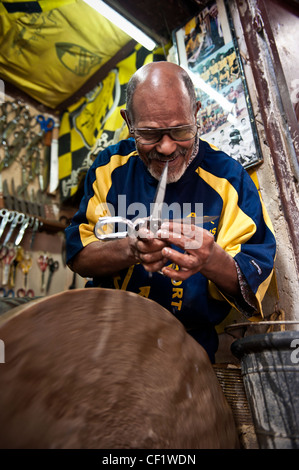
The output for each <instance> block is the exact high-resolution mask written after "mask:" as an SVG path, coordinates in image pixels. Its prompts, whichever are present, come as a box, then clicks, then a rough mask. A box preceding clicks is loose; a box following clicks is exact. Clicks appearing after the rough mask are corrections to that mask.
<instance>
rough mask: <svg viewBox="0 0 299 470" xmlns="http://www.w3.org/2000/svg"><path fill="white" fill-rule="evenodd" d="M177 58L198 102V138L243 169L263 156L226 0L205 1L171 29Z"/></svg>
mask: <svg viewBox="0 0 299 470" xmlns="http://www.w3.org/2000/svg"><path fill="white" fill-rule="evenodd" d="M173 36H174V44H175V46H176V50H177V55H178V62H179V64H180V65H181V66H182V67H184V68H185V69H186V70H187V71H188V72H189V74H190V76H191V78H192V80H193V83H194V85H195V89H196V94H197V98H198V99H199V100H200V101H201V110H200V112H199V113H198V123H199V125H200V130H201V138H202V139H204V140H207V141H208V142H209V143H210V144H213V145H215V146H216V147H218V148H219V149H220V150H223V151H224V152H226V153H227V154H228V155H230V156H231V157H232V158H234V159H236V160H238V161H239V162H240V163H241V164H242V165H243V166H244V167H245V168H248V167H251V166H253V165H257V164H258V163H260V162H261V161H262V160H263V158H262V154H261V149H260V145H259V140H258V135H257V131H256V126H255V121H254V117H253V112H252V108H251V104H250V97H249V93H248V89H247V84H246V80H245V75H244V71H243V67H242V62H241V59H240V54H239V50H238V46H237V41H236V38H235V35H234V27H233V23H232V19H231V17H230V13H229V9H228V6H227V4H226V1H225V0H212V1H209V2H208V3H207V4H206V5H205V6H204V7H202V8H201V9H200V7H199V13H198V15H197V16H195V17H193V18H191V19H190V20H189V21H188V22H187V23H186V24H184V25H182V26H181V27H180V28H179V29H178V30H176V31H174V33H173Z"/></svg>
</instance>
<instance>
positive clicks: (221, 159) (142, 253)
mask: <svg viewBox="0 0 299 470" xmlns="http://www.w3.org/2000/svg"><path fill="white" fill-rule="evenodd" d="M199 108H200V104H199V103H197V101H196V97H195V92H194V88H193V85H192V82H191V80H190V78H189V75H188V74H187V73H186V72H185V71H184V69H182V68H181V67H179V66H178V65H175V64H172V63H169V62H156V63H150V64H147V65H145V66H143V67H142V68H141V69H139V70H138V71H137V72H136V73H135V74H134V75H133V77H132V78H131V80H130V83H129V84H128V88H127V110H122V111H121V114H122V116H123V118H124V119H125V121H126V123H127V125H128V128H129V131H130V133H131V134H132V135H133V136H134V138H135V139H133V138H130V139H128V140H125V141H121V142H120V143H118V144H117V145H115V146H112V147H109V148H107V149H105V150H104V151H103V152H101V153H100V154H99V155H98V157H97V158H96V160H95V162H94V164H93V165H92V167H91V168H90V170H89V172H88V174H87V177H86V180H85V196H84V197H83V199H82V201H81V204H80V208H79V211H78V212H77V214H76V215H75V216H74V219H73V221H72V224H71V225H70V226H69V227H68V228H67V229H66V241H67V262H68V264H69V266H70V267H71V269H73V270H74V271H75V272H78V273H79V274H80V275H81V276H83V277H89V278H93V282H91V283H90V284H91V285H92V286H101V287H106V288H107V287H108V288H112V289H113V288H114V289H125V290H129V291H133V292H136V293H137V294H140V295H144V296H146V297H149V298H151V299H153V300H155V301H156V302H158V303H159V304H161V305H162V306H163V307H165V308H166V309H168V310H169V311H170V312H171V313H172V314H174V315H175V316H176V317H177V318H178V319H179V320H180V321H181V322H182V323H183V324H184V326H185V327H186V329H187V331H188V332H189V333H190V334H191V335H192V336H193V337H194V338H195V339H196V340H197V341H198V342H199V343H200V344H201V345H202V346H203V347H204V348H205V349H206V351H207V353H208V355H209V357H210V359H211V361H212V362H214V360H215V352H216V351H217V348H218V336H217V334H216V331H215V325H217V324H219V323H220V322H221V321H222V320H223V319H224V318H225V317H226V316H227V314H228V313H229V311H230V308H231V305H235V306H237V307H238V308H239V309H240V310H241V311H244V313H245V314H246V315H247V316H251V315H254V314H255V313H256V312H257V313H261V300H262V298H263V295H264V293H265V291H266V289H267V286H268V284H269V282H270V279H271V275H272V270H273V260H274V257H275V238H274V235H273V231H272V227H271V223H270V221H269V219H268V216H267V213H266V211H265V209H264V207H263V206H262V204H261V202H260V198H259V195H258V192H257V190H256V187H255V186H254V184H253V182H252V180H251V178H250V177H249V176H248V174H247V173H246V172H245V171H244V169H243V168H242V166H241V165H240V164H238V162H235V161H234V160H233V159H231V158H230V157H228V156H227V155H226V154H224V153H223V152H221V151H219V150H215V148H211V146H210V145H209V144H208V143H207V142H204V141H203V140H201V139H200V138H199V136H198V132H197V124H196V123H197V113H198V111H199ZM166 162H168V184H167V187H166V193H165V203H166V204H167V205H168V206H170V205H171V204H172V203H178V205H179V207H186V205H187V207H188V208H189V213H188V214H183V216H184V217H187V218H188V216H198V215H200V214H196V213H195V212H196V209H197V207H198V204H199V203H201V204H202V207H203V215H204V216H214V217H216V219H214V220H213V221H210V222H208V223H206V224H205V225H204V227H202V226H194V225H192V226H191V225H190V224H188V226H186V230H185V229H184V227H185V225H183V226H181V224H180V223H178V222H170V223H169V224H168V225H167V224H166V225H165V224H164V225H162V227H161V230H159V231H158V232H157V233H156V234H153V233H151V232H150V231H149V230H148V229H146V228H143V229H141V231H140V236H137V237H126V238H124V239H119V240H111V241H99V240H98V239H97V238H96V237H95V235H94V227H95V224H96V222H97V221H98V218H99V216H100V215H101V216H102V215H105V213H104V211H103V207H105V203H107V204H108V203H109V207H113V208H114V209H115V215H122V214H119V210H120V205H121V203H123V202H121V201H123V200H124V196H125V204H126V209H127V210H128V209H129V207H132V206H131V204H132V205H133V204H134V203H137V202H138V203H143V204H144V205H145V206H146V207H147V210H148V213H147V215H150V213H149V210H150V204H151V203H152V202H153V200H154V196H155V193H156V189H157V184H158V180H159V178H160V176H161V174H162V171H163V169H164V167H165V164H166ZM120 196H122V199H121V200H120ZM184 205H185V206H184ZM128 212H129V211H128ZM126 215H127V216H128V217H129V218H131V219H134V217H135V216H136V214H126ZM188 220H190V219H188ZM198 240H200V243H195V244H194V245H192V242H196V241H198ZM190 246H191V247H190ZM244 296H245V298H244ZM248 302H249V303H248ZM128 315H129V306H128Z"/></svg>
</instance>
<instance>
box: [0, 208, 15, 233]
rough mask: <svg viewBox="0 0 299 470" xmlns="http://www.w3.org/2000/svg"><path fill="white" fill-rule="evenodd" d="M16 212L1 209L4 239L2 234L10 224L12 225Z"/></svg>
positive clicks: (0, 226) (0, 231) (1, 227)
mask: <svg viewBox="0 0 299 470" xmlns="http://www.w3.org/2000/svg"><path fill="white" fill-rule="evenodd" d="M15 214H16V213H15V212H14V211H13V212H12V211H9V210H7V209H1V210H0V216H1V217H2V221H1V225H0V237H2V234H3V232H4V230H5V227H6V225H7V224H8V223H11V222H12V221H13V219H14V217H15Z"/></svg>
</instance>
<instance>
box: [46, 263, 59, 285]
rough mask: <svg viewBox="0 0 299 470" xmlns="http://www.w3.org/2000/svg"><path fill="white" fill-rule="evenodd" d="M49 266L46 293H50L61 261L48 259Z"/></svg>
mask: <svg viewBox="0 0 299 470" xmlns="http://www.w3.org/2000/svg"><path fill="white" fill-rule="evenodd" d="M48 266H49V270H50V272H49V277H48V282H47V288H46V294H48V292H49V290H50V285H51V281H52V277H53V274H54V273H55V272H56V271H57V270H58V268H59V263H58V261H54V260H53V258H49V259H48Z"/></svg>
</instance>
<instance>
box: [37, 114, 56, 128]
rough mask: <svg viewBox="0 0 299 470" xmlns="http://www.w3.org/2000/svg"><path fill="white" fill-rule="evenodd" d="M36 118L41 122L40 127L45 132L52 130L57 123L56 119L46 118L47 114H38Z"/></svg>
mask: <svg viewBox="0 0 299 470" xmlns="http://www.w3.org/2000/svg"><path fill="white" fill-rule="evenodd" d="M36 120H37V122H38V123H39V124H40V128H41V130H42V131H43V132H48V131H51V130H52V129H53V127H54V124H55V122H54V119H52V118H48V119H45V116H43V115H42V114H39V115H38V116H36Z"/></svg>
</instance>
